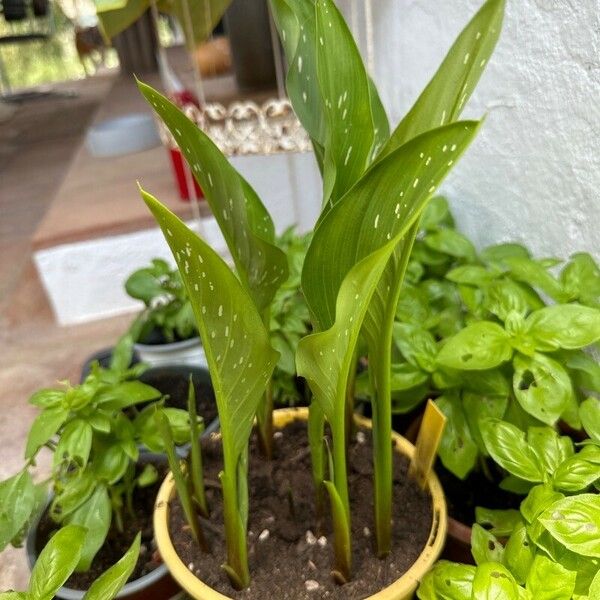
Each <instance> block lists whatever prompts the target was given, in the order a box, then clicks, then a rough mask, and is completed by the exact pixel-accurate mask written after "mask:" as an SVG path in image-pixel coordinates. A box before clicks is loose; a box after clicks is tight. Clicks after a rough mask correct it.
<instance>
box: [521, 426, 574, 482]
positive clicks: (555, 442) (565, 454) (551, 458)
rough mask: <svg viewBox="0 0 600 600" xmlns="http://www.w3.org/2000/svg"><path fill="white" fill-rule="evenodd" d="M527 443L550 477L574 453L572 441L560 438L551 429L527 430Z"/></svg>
mask: <svg viewBox="0 0 600 600" xmlns="http://www.w3.org/2000/svg"><path fill="white" fill-rule="evenodd" d="M527 441H528V442H529V445H530V447H531V449H532V450H533V452H534V453H535V455H536V456H537V457H538V460H539V462H540V464H541V465H542V467H543V468H544V469H545V471H546V472H547V473H548V474H549V475H552V474H553V473H554V472H555V471H556V469H557V468H558V466H559V465H560V464H561V463H562V462H564V461H565V460H566V459H567V458H569V457H570V456H572V455H573V453H574V449H573V442H572V441H571V439H570V438H568V437H566V436H563V437H560V436H559V435H558V434H557V433H556V431H554V430H553V429H552V428H551V427H530V428H529V429H528V430H527Z"/></svg>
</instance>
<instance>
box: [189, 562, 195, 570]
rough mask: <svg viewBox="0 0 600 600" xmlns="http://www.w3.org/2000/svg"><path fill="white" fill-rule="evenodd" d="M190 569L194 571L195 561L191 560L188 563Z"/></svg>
mask: <svg viewBox="0 0 600 600" xmlns="http://www.w3.org/2000/svg"><path fill="white" fill-rule="evenodd" d="M188 569H189V570H190V571H193V570H194V563H193V562H191V563H190V564H189V565H188Z"/></svg>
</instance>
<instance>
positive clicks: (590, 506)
mask: <svg viewBox="0 0 600 600" xmlns="http://www.w3.org/2000/svg"><path fill="white" fill-rule="evenodd" d="M586 402H587V401H586ZM594 402H595V403H597V402H598V401H597V400H594ZM584 414H585V415H586V417H585V420H586V423H588V425H589V427H590V429H589V432H590V435H591V436H592V437H591V439H590V440H589V442H588V443H587V444H586V445H584V446H582V447H580V448H579V450H578V451H575V449H574V446H573V442H572V440H571V439H570V438H569V437H567V436H559V435H558V434H557V432H556V431H555V430H554V429H553V428H551V427H548V426H542V427H530V428H529V429H528V431H527V435H526V434H525V432H523V431H521V430H519V429H518V428H517V427H515V426H514V425H511V424H510V423H507V422H504V421H502V420H499V419H486V420H484V421H482V426H481V429H482V433H483V436H484V440H485V444H486V446H487V448H488V450H489V452H490V454H491V455H492V456H493V458H494V460H497V461H498V464H499V465H500V466H501V467H503V468H504V469H506V472H507V473H509V474H510V475H511V476H512V477H515V478H517V479H518V480H520V481H522V482H523V483H525V482H527V486H528V487H529V491H528V493H527V495H526V497H525V498H524V499H523V501H522V502H521V504H520V507H519V510H489V509H485V508H478V509H477V523H476V524H475V525H474V526H473V530H472V537H471V545H472V555H473V558H474V560H475V564H476V565H477V566H471V565H461V564H457V563H452V562H448V561H441V562H440V563H438V564H437V565H436V566H435V568H434V569H433V570H432V571H431V572H430V573H428V574H427V575H426V576H425V578H424V580H423V582H422V584H421V586H420V587H419V590H418V597H419V598H421V600H436V599H438V598H441V597H452V598H456V599H457V600H460V599H462V598H464V599H465V600H467V599H470V598H476V597H479V596H480V595H483V594H487V595H488V596H489V595H490V594H491V595H493V597H494V598H499V599H501V600H502V599H507V600H508V599H512V598H523V599H528V598H531V599H532V600H533V599H535V598H542V597H547V598H550V597H551V598H557V599H558V598H564V599H565V600H567V599H570V598H581V599H588V598H589V599H592V598H596V597H598V594H599V593H600V562H599V560H598V557H599V555H600V531H599V523H600V495H598V480H599V479H600V468H599V466H598V465H599V460H600V446H599V445H598V442H599V441H600V437H598V435H597V434H598V430H597V427H598V424H599V423H600V409H599V408H598V406H596V404H594V405H592V404H589V405H586V408H585V409H584ZM481 597H483V596H481Z"/></svg>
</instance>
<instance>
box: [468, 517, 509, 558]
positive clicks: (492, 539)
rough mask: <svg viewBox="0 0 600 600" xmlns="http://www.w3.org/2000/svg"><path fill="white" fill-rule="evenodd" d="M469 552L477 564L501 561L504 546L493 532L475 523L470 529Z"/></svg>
mask: <svg viewBox="0 0 600 600" xmlns="http://www.w3.org/2000/svg"><path fill="white" fill-rule="evenodd" d="M471 554H472V555H473V558H474V559H475V564H477V565H481V564H483V563H486V562H499V563H501V562H502V560H503V556H504V548H503V546H502V544H501V543H500V542H499V541H498V539H497V538H496V536H495V535H494V534H493V533H490V532H489V531H486V530H485V529H484V528H483V527H481V525H478V524H477V523H475V524H474V525H473V527H472V529H471Z"/></svg>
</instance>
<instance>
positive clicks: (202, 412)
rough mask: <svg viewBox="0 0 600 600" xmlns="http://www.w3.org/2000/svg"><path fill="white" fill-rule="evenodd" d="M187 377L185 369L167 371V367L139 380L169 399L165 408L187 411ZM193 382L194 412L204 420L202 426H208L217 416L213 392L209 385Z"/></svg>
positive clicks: (195, 380) (149, 372) (196, 380)
mask: <svg viewBox="0 0 600 600" xmlns="http://www.w3.org/2000/svg"><path fill="white" fill-rule="evenodd" d="M179 369H180V368H179ZM190 372H191V371H190ZM188 377H189V375H186V374H185V369H182V370H169V368H167V367H157V368H156V369H152V370H150V371H146V372H145V373H144V374H143V375H142V376H141V377H140V380H141V381H143V382H144V383H146V384H148V385H151V386H152V387H153V388H156V389H157V390H158V391H159V392H160V393H161V394H163V395H165V394H167V395H168V396H169V399H168V400H167V401H166V403H165V405H166V406H170V407H171V408H180V409H182V410H185V411H187V408H188V382H189V379H188ZM193 381H194V389H195V391H196V412H197V413H198V415H199V416H201V417H202V418H203V419H204V425H205V426H208V425H209V424H210V423H211V422H212V421H214V419H216V418H217V416H218V414H217V402H216V400H215V392H214V390H213V388H212V385H210V384H209V383H207V382H204V381H199V380H198V379H196V378H194V380H193Z"/></svg>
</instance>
